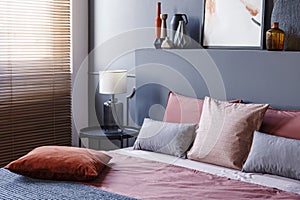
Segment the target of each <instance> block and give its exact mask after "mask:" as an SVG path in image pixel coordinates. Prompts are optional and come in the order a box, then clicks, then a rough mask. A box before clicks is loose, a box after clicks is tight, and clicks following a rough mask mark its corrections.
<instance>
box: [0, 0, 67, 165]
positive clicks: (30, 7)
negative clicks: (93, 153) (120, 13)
mask: <svg viewBox="0 0 300 200" xmlns="http://www.w3.org/2000/svg"><path fill="white" fill-rule="evenodd" d="M42 145H71V76H70V1H69V0H59V1H58V0H39V1H36V0H14V1H11V0H1V1H0V167H3V166H5V165H6V164H7V163H9V162H10V161H12V160H15V159H17V158H19V157H20V156H23V155H24V154H26V153H28V152H29V151H30V150H32V149H33V148H35V147H38V146H42Z"/></svg>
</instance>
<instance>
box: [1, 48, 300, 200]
mask: <svg viewBox="0 0 300 200" xmlns="http://www.w3.org/2000/svg"><path fill="white" fill-rule="evenodd" d="M182 53H183V54H185V55H186V56H187V57H188V58H191V59H192V60H195V59H194V58H197V59H196V60H198V57H197V56H195V55H193V52H189V51H184V52H182ZM196 53H197V55H198V53H199V52H196ZM168 54H170V52H161V51H154V50H150V51H149V50H141V51H137V53H136V62H137V63H136V65H137V66H144V67H139V68H137V69H136V76H137V80H136V87H137V90H136V97H135V99H134V101H135V103H136V109H135V110H134V112H133V111H132V112H131V113H130V114H131V115H134V118H136V120H137V124H138V125H141V126H142V129H141V131H140V134H139V137H140V138H138V140H137V141H138V142H135V144H134V146H133V147H132V148H127V149H119V150H115V151H108V152H102V153H104V154H105V155H107V156H109V159H106V161H107V162H105V164H106V167H103V166H101V167H98V168H96V171H97V172H98V173H97V174H96V175H97V176H94V177H93V178H92V179H88V180H87V181H84V180H82V179H79V180H76V181H74V180H72V181H70V180H69V181H65V180H63V181H62V180H60V181H58V180H45V179H36V177H33V178H32V177H31V178H29V177H28V176H23V175H19V174H17V173H14V172H12V171H13V170H11V171H9V170H7V169H1V170H0V174H1V175H0V199H300V181H299V180H300V178H299V177H300V170H299V166H300V165H299V162H300V161H299V154H300V152H299V150H300V144H299V141H300V134H299V130H300V127H299V125H300V123H299V122H300V111H299V110H298V111H297V110H296V111H295V110H294V111H292V110H280V109H276V108H272V107H270V105H267V106H266V104H262V103H268V102H269V103H271V106H273V105H274V106H275V107H277V106H278V107H279V108H286V109H288V108H293V109H294V108H296V109H299V108H300V104H299V101H298V99H297V98H298V95H297V94H294V93H292V94H290V97H289V98H284V95H282V94H285V92H286V87H287V85H293V86H295V84H294V83H295V82H296V83H298V82H299V76H298V75H297V73H294V74H293V75H295V74H296V75H297V77H296V75H295V76H292V77H288V78H286V80H285V82H284V85H283V84H282V83H281V82H279V81H276V80H275V81H274V84H275V86H274V88H276V93H275V94H276V95H277V96H276V95H275V96H269V97H268V96H266V95H265V94H266V93H265V92H262V91H260V92H258V91H257V86H256V85H255V84H253V80H252V77H256V75H257V76H258V77H263V76H267V75H269V76H271V75H270V73H275V72H276V73H278V72H277V71H280V70H281V68H280V67H281V66H279V65H278V66H277V65H276V66H272V68H274V70H273V71H271V70H269V71H268V70H266V71H265V72H263V73H262V72H261V70H260V66H253V68H256V70H249V73H250V74H251V73H253V74H251V76H248V75H246V76H243V77H242V78H241V77H240V78H239V79H240V80H241V81H242V82H240V83H239V84H237V83H235V82H234V81H233V80H235V79H233V78H232V77H229V73H228V71H231V72H232V73H238V72H239V70H238V69H234V70H230V69H229V70H228V71H226V70H225V69H222V68H220V69H219V70H220V71H219V72H220V74H218V75H221V77H223V79H224V80H223V81H224V88H222V89H225V88H230V89H231V91H230V92H228V93H227V94H228V95H227V98H226V99H228V100H231V99H233V101H231V102H227V101H222V102H218V101H217V100H216V101H215V100H212V99H209V100H207V102H209V103H205V100H206V99H204V96H205V95H208V94H206V93H207V91H206V90H207V88H204V90H203V88H202V87H203V86H199V83H201V85H204V84H203V83H204V82H205V81H203V79H202V78H201V73H200V74H199V73H198V71H197V70H198V69H202V67H198V66H193V67H188V66H189V65H190V64H189V63H187V62H186V60H188V59H179V60H178V56H177V55H175V57H172V58H170V56H169V55H168ZM251 55H252V54H251ZM259 55H260V52H259V53H257V54H256V53H255V52H254V53H253V60H255V59H254V58H255V57H257V56H259ZM157 57H159V60H160V62H161V63H164V64H165V65H167V64H166V63H168V62H169V60H172V62H173V65H172V67H173V68H172V69H171V71H172V73H173V72H174V71H176V73H177V74H180V75H181V77H183V80H189V83H188V84H186V83H184V84H183V86H182V85H180V86H178V87H177V88H176V92H177V91H178V92H179V93H180V95H179V94H176V93H169V88H175V87H174V83H175V82H176V81H174V80H171V81H170V80H169V79H168V78H170V77H167V78H165V77H161V76H158V73H157V71H155V70H153V68H151V67H149V66H147V65H146V64H147V63H148V64H149V63H151V65H153V63H155V62H156V60H155V59H156V58H157ZM269 60H270V62H271V60H272V59H269ZM182 66H185V68H183V67H182ZM270 66H271V64H270ZM156 67H157V66H156ZM158 67H160V68H161V67H162V66H161V65H160V64H159V66H158ZM296 67H297V69H298V66H295V69H296ZM154 69H156V70H157V69H158V68H155V67H154ZM154 72H155V73H154ZM162 74H166V73H165V72H164V71H163V70H162ZM170 74H171V73H170ZM230 76H231V75H230ZM233 76H234V77H237V76H239V74H234V75H233ZM214 77H215V76H214ZM164 81H166V82H169V83H171V85H168V83H166V82H164ZM233 83H234V84H233ZM184 85H189V86H191V87H189V90H186V87H184ZM240 85H242V86H244V87H243V88H246V89H241V87H240ZM268 85H273V82H270V83H269V82H268V84H267V85H264V86H263V87H268ZM229 86H230V87H229ZM208 89H211V88H208ZM260 89H261V88H260ZM264 89H265V88H262V89H261V90H264ZM191 91H192V92H191ZM249 91H251V93H249ZM184 95H186V96H184ZM195 95H196V96H195ZM249 95H250V96H251V97H252V98H251V99H249V98H247V97H249ZM191 96H193V97H192V98H191ZM172 97H173V98H172ZM292 97H295V98H292ZM201 98H202V99H201ZM205 98H206V97H205ZM208 98H209V97H208ZM237 98H238V99H237ZM172 99H173V100H172ZM234 99H236V100H234ZM239 99H243V100H245V101H246V102H247V104H248V101H250V102H259V103H260V105H257V104H256V105H251V107H252V108H253V109H254V110H255V112H257V114H258V115H256V116H259V117H258V118H259V119H260V120H262V127H263V128H258V126H260V125H261V123H256V125H253V126H252V128H251V129H248V128H247V126H246V127H242V128H243V129H245V130H248V132H250V133H251V135H250V136H249V135H248V136H249V137H248V138H247V140H249V141H248V142H247V144H246V146H245V145H244V146H243V145H242V146H238V147H237V148H240V147H245V148H242V150H244V149H246V150H247V152H246V153H245V152H244V153H243V158H242V159H240V160H238V161H237V162H230V163H228V162H218V161H219V160H222V158H223V157H226V156H228V155H226V153H223V152H220V151H214V157H215V158H217V159H215V161H214V162H215V163H216V162H217V164H212V163H211V160H210V161H208V160H205V159H204V160H203V157H202V156H201V155H200V156H199V155H197V154H195V152H197V151H198V150H199V151H201V150H203V149H197V148H196V147H194V145H195V143H198V144H201V145H207V144H208V142H203V141H201V140H200V141H198V139H197V137H196V136H195V135H193V134H190V133H191V132H192V133H194V132H195V131H190V130H193V128H194V129H195V130H199V127H202V129H203V128H204V129H206V127H205V126H202V125H201V120H202V119H205V118H206V119H205V120H204V122H205V123H204V122H202V124H209V123H211V118H207V116H208V115H209V114H211V113H210V112H209V111H210V110H211V109H206V111H205V112H204V114H203V112H202V106H204V105H206V106H210V105H215V104H216V105H219V104H222V105H225V107H228V108H230V109H233V110H234V109H235V108H239V109H240V108H241V109H244V107H245V108H247V109H248V106H247V105H246V106H244V104H243V103H241V101H240V100H239ZM170 102H172V103H170ZM213 102H215V104H213ZM250 104H252V103H250ZM99 105H100V102H99ZM157 105H159V106H157ZM186 106H187V107H186ZM161 107H165V108H166V109H165V110H164V112H163V114H162V115H159V113H158V114H157V113H154V115H152V116H151V115H149V113H150V114H151V112H152V111H153V110H156V108H158V110H159V108H161ZM178 108H180V109H178ZM207 108H210V107H207ZM151 109H152V110H151ZM214 109H217V107H216V108H214ZM231 111H232V110H230V112H228V113H227V114H229V115H228V116H231V118H230V119H229V120H228V119H227V122H230V123H231V121H234V120H233V119H236V116H235V115H233V114H234V113H235V112H233V111H232V112H231ZM251 112H252V111H251ZM251 112H250V111H249V112H248V110H246V111H245V110H244V112H243V113H244V114H245V113H246V114H249V113H250V114H249V116H250V117H251V116H252V114H251ZM201 113H202V114H201ZM152 114H153V113H152ZM156 114H157V115H156ZM237 114H239V115H240V112H237ZM178 116H179V117H178ZM203 116H204V117H203ZM226 116H227V115H226ZM149 117H150V118H155V120H153V119H152V120H153V121H151V120H150V119H149V120H146V123H145V118H149ZM200 117H201V118H200ZM215 117H216V116H213V118H215ZM231 119H232V120H231ZM247 119H248V118H247ZM259 119H255V120H258V121H259ZM159 120H160V121H159ZM199 121H200V123H199ZM221 121H222V120H221ZM246 121H247V120H246ZM250 121H251V122H253V121H254V120H250ZM222 122H225V121H222ZM260 122H261V121H260ZM230 123H223V124H230ZM145 124H147V126H151V127H150V128H149V127H148V128H147V126H146V125H145ZM174 124H175V125H174ZM183 124H185V125H183ZM242 124H244V123H242ZM245 124H247V123H245ZM157 126H158V127H159V128H158V129H159V130H160V131H159V132H160V133H161V131H162V132H163V133H166V134H156V135H160V136H161V137H159V138H155V137H153V138H152V139H154V140H150V141H151V142H150V143H151V144H153V143H152V142H154V143H155V145H150V148H146V146H147V145H148V147H149V143H147V141H149V140H147V139H146V140H144V141H142V140H141V139H143V138H142V137H141V136H142V135H143V134H144V133H145V134H146V135H147V134H150V135H151V134H152V133H153V132H156V131H157V129H154V128H157ZM233 127H236V126H233ZM179 128H180V129H181V130H182V131H179V132H178V135H176V138H177V139H178V140H176V142H178V141H181V142H182V143H181V145H184V146H185V148H182V149H181V148H173V147H174V145H173V146H172V145H170V144H173V143H172V142H174V140H172V139H173V138H175V136H174V137H173V136H172V134H171V133H172V131H170V130H173V131H174V130H178V129H179ZM231 128H232V127H231ZM202 129H201V130H200V131H202V133H203V132H205V130H202ZM239 129H240V127H239ZM154 130H156V131H154ZM249 130H250V131H249ZM186 131H187V132H188V133H186ZM235 131H236V130H235ZM257 131H258V132H257ZM253 132H254V133H253ZM265 133H270V134H269V135H268V134H265ZM168 134H169V136H170V134H171V136H172V137H171V138H170V137H165V135H168ZM248 134H249V133H248ZM253 134H254V136H253ZM187 135H189V137H188V138H186V136H187ZM197 135H201V134H197ZM151 136H153V135H151ZM177 136H178V137H177ZM219 136H220V135H218V137H219ZM235 136H239V134H236V135H235ZM209 137H210V136H209V135H207V138H209ZM162 138H166V140H164V139H162ZM223 139H224V138H222V140H223ZM225 139H226V138H225ZM167 140H169V142H167V144H166V145H165V146H166V147H168V148H164V147H162V146H159V144H158V143H164V142H165V141H167ZM196 140H197V141H196ZM157 141H158V142H157ZM187 141H188V142H187ZM232 141H243V139H242V140H241V139H240V138H238V139H236V138H233V139H232ZM252 141H253V142H252ZM176 142H175V143H176ZM176 144H177V145H178V143H176ZM222 144H223V145H224V144H225V145H227V144H228V142H227V143H222ZM251 144H252V145H251ZM201 145H200V146H201ZM218 145H219V144H218V143H213V145H211V146H209V148H212V146H218ZM223 145H221V146H223ZM175 146H176V145H175ZM198 146H199V145H198ZM219 146H220V145H219ZM193 147H194V148H193ZM252 147H253V148H252ZM81 149H82V148H81ZM178 150H179V151H178ZM204 150H205V149H204ZM221 150H222V149H221ZM239 150H241V149H239ZM72 151H73V150H72ZM77 151H80V152H81V151H82V150H78V149H76V152H75V153H74V152H71V161H70V162H68V163H67V164H68V165H72V164H76V163H80V162H81V161H82V159H81V157H79V160H76V161H74V160H72V158H73V157H76V156H75V155H79V153H78V152H77ZM87 151H88V153H89V154H97V153H96V152H92V150H87ZM193 151H194V153H189V152H193ZM46 152H49V149H47V151H46ZM216 152H217V153H216ZM218 152H219V153H218ZM224 152H226V151H224ZM77 153H78V154H77ZM55 154H56V155H60V154H59V153H55ZM239 154H240V152H239V151H238V152H234V153H233V154H232V155H234V156H233V157H235V156H238V155H239ZM261 155H266V156H265V157H260V156H261ZM58 157H59V158H61V156H58ZM229 157H230V156H229ZM43 158H45V156H43ZM50 158H51V159H50V162H51V161H52V162H53V157H50ZM187 158H188V159H187ZM246 158H247V160H245V159H246ZM249 158H250V160H249ZM65 160H66V159H65ZM201 160H202V161H201ZM63 161H64V160H61V162H63ZM100 161H101V159H100ZM102 161H103V160H102ZM253 161H254V163H253ZM33 163H38V164H43V163H44V161H43V162H37V161H36V160H35V161H34V162H33ZM57 163H59V162H55V163H54V166H55V165H56V164H57ZM246 164H247V166H245V165H246ZM256 164H257V165H256ZM276 164H278V166H277V165H276ZM45 165H46V166H47V164H45ZM89 165H90V164H89ZM268 165H269V166H268ZM48 166H49V165H48ZM228 166H229V167H228ZM260 166H264V167H262V168H260ZM270 166H271V167H270ZM274 166H276V167H274ZM31 167H32V166H31ZM277 167H278V168H277ZM63 169H64V167H63ZM59 170H61V168H59ZM246 171H247V172H246ZM263 171H264V172H263ZM265 171H267V172H265ZM15 172H16V171H15ZM66 172H68V170H67V171H66V170H65V171H64V173H66ZM50 175H51V176H52V175H53V174H50ZM71 175H72V174H71ZM48 178H49V177H48ZM50 178H51V177H50ZM56 178H57V176H56ZM63 178H65V177H63ZM72 178H74V176H73V177H72V176H71V179H72Z"/></svg>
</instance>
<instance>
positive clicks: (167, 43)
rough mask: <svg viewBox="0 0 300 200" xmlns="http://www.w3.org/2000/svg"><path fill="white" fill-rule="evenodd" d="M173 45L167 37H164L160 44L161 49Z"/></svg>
mask: <svg viewBox="0 0 300 200" xmlns="http://www.w3.org/2000/svg"><path fill="white" fill-rule="evenodd" d="M173 47H174V45H173V42H172V41H171V40H170V39H169V37H166V38H165V39H164V41H163V42H162V44H161V48H162V49H172V48H173Z"/></svg>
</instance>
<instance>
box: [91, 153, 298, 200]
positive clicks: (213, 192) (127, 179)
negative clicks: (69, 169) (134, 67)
mask: <svg viewBox="0 0 300 200" xmlns="http://www.w3.org/2000/svg"><path fill="white" fill-rule="evenodd" d="M109 154H110V155H111V156H112V157H113V159H112V160H111V162H110V163H111V164H110V167H109V168H107V169H106V171H105V173H103V175H102V176H101V177H99V179H97V180H96V181H94V182H91V183H90V185H93V186H96V187H99V188H102V189H104V190H107V191H110V192H114V193H118V194H122V195H126V196H130V197H135V198H140V199H173V200H175V199H176V200H177V199H230V200H233V199H300V195H297V194H294V193H289V192H284V191H281V190H278V189H274V188H269V187H264V186H260V185H255V184H250V183H246V182H241V181H237V180H230V179H228V178H224V177H219V176H216V175H211V174H207V173H204V172H199V171H196V170H192V169H187V168H183V167H178V166H174V165H169V164H165V163H160V162H155V161H149V160H145V159H141V158H135V157H130V156H125V155H120V154H117V153H112V152H109Z"/></svg>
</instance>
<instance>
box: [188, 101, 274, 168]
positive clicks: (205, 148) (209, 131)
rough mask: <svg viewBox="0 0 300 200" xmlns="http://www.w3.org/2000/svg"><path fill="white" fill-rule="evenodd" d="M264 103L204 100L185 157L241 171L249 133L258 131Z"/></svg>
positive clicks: (246, 153)
mask: <svg viewBox="0 0 300 200" xmlns="http://www.w3.org/2000/svg"><path fill="white" fill-rule="evenodd" d="M268 106H269V105H268V104H241V103H229V102H223V101H218V100H215V99H212V98H209V97H205V99H204V104H203V110H202V117H201V119H200V122H199V128H198V130H197V133H196V138H195V141H194V144H193V146H192V148H191V150H190V151H189V152H188V158H189V159H192V160H197V161H201V162H207V163H212V164H216V165H221V166H225V167H229V168H234V169H242V166H243V163H244V162H245V160H246V159H247V156H248V153H249V151H250V147H251V143H252V138H253V132H254V131H255V130H259V128H260V125H261V123H262V120H263V116H264V113H265V112H266V110H267V108H268Z"/></svg>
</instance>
